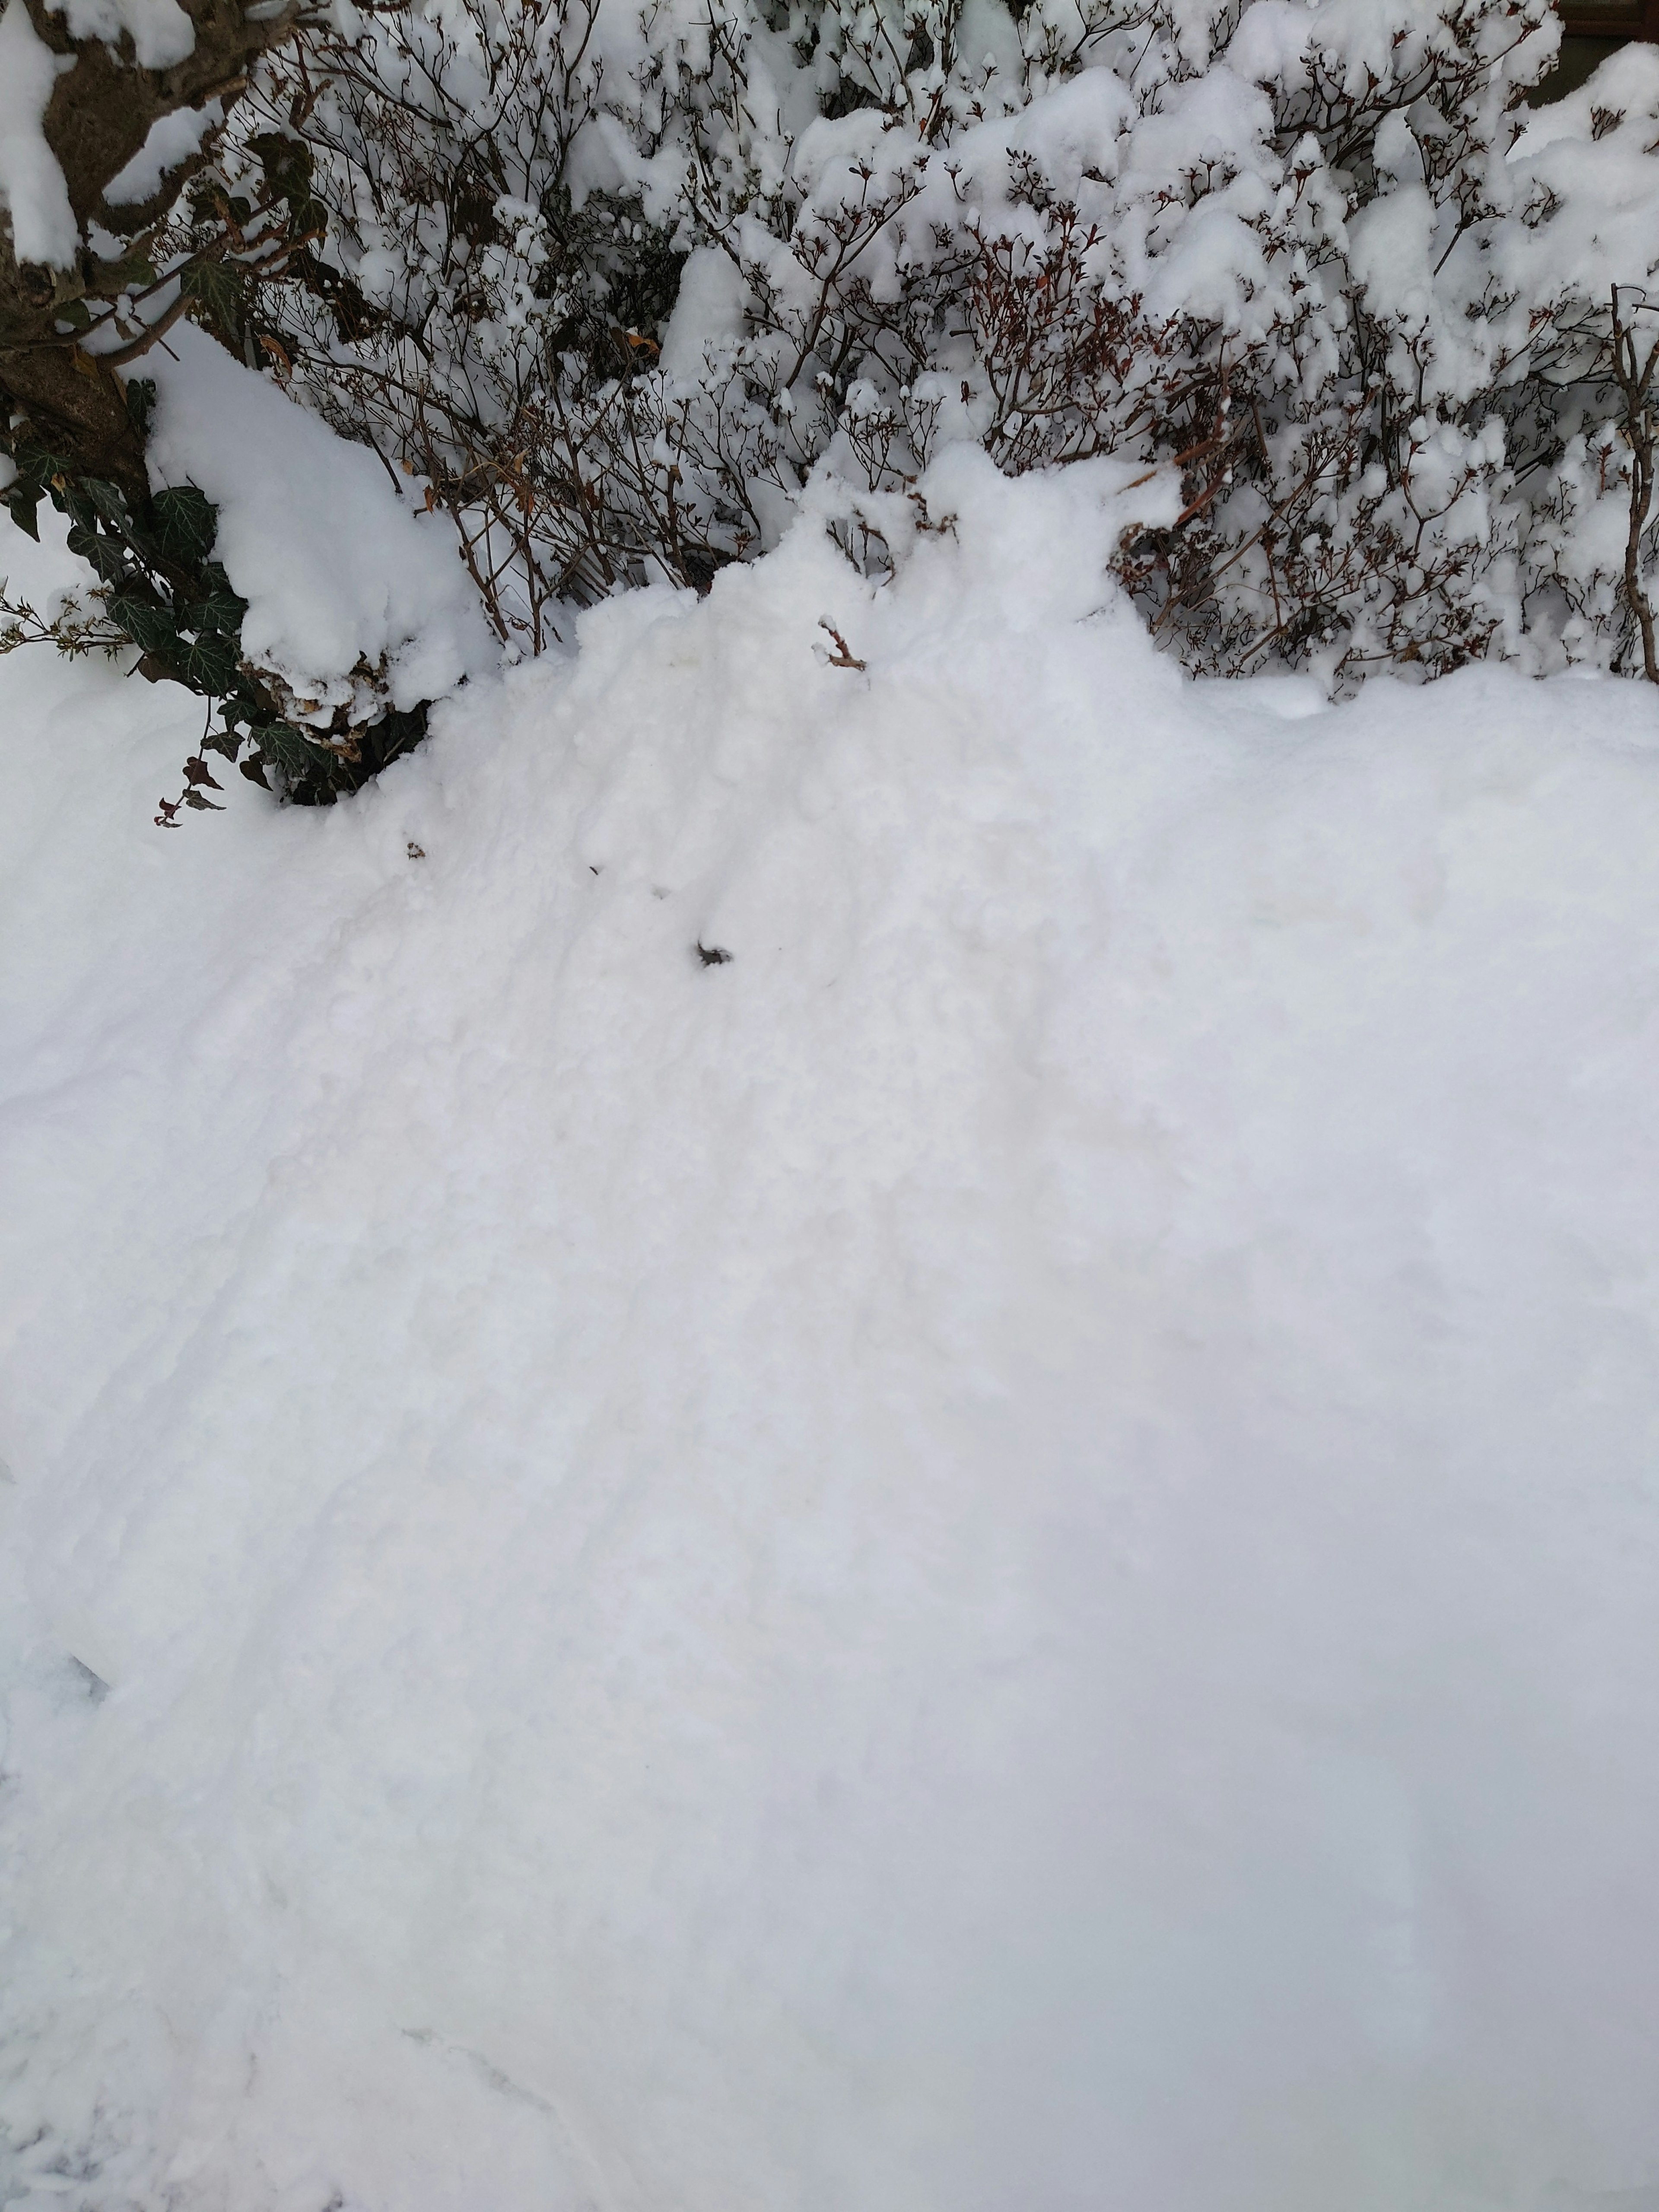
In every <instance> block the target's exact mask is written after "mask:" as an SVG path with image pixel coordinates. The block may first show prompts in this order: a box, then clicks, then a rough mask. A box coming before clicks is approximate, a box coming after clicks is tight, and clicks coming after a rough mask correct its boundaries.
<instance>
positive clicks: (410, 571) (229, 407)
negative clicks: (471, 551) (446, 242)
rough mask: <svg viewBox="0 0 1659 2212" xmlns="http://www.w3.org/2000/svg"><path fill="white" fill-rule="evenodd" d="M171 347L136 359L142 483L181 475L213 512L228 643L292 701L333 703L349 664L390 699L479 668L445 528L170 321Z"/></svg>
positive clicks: (341, 693) (466, 595) (475, 615)
mask: <svg viewBox="0 0 1659 2212" xmlns="http://www.w3.org/2000/svg"><path fill="white" fill-rule="evenodd" d="M170 343H172V344H173V348H174V349H175V351H176V354H177V356H178V358H177V359H176V360H175V361H168V360H167V359H165V358H164V357H162V356H161V354H160V353H159V351H158V352H156V353H155V354H151V355H147V356H145V362H144V369H145V374H147V375H153V377H154V379H155V382H156V384H157V386H159V389H160V395H161V398H160V405H159V407H158V409H157V412H156V417H155V429H154V432H153V434H152V435H151V437H150V440H149V461H150V466H151V471H152V476H153V478H154V480H155V482H156V483H193V484H196V485H197V486H199V488H200V489H202V490H203V491H204V492H205V493H206V494H207V495H208V497H209V498H210V500H211V501H213V502H214V504H215V506H216V507H217V508H218V510H219V534H218V542H217V544H216V546H215V549H214V550H215V553H216V556H217V558H218V559H220V560H221V561H222V562H223V563H224V565H225V571H226V574H228V576H229V578H230V580H231V583H232V584H233V586H234V587H235V589H236V591H237V592H239V593H240V595H241V597H242V598H243V599H246V600H247V602H248V610H247V612H246V615H245V616H244V617H242V651H243V653H244V654H245V655H246V657H247V658H248V659H251V660H252V661H254V662H255V663H257V665H258V666H259V667H261V668H264V669H268V670H270V671H272V672H273V673H274V674H276V675H277V676H279V677H280V678H282V679H283V683H284V684H286V685H287V686H288V688H289V690H291V691H292V692H293V693H294V694H295V696H296V697H297V698H298V699H299V700H301V702H305V701H310V702H313V705H314V706H316V707H317V708H323V707H325V706H332V705H335V704H337V703H340V702H344V701H346V700H349V698H350V697H351V696H352V691H353V684H352V678H353V675H354V672H355V671H357V670H358V668H359V666H360V665H362V664H367V665H368V667H369V668H370V669H372V670H383V671H385V675H386V688H387V691H388V694H389V696H390V697H391V700H392V705H393V706H394V707H397V708H404V709H407V708H410V707H413V706H415V705H416V704H417V703H418V702H420V701H421V700H422V699H438V698H441V697H443V696H445V695H446V694H447V692H449V691H451V690H453V689H454V688H455V686H456V685H457V684H459V682H460V681H461V680H462V679H463V678H465V677H467V676H470V675H476V674H480V673H483V672H484V671H488V670H489V669H491V668H493V667H494V666H495V663H496V661H497V659H498V658H499V654H498V652H497V648H496V647H495V644H494V641H492V639H491V638H490V635H489V631H488V629H487V628H486V627H485V624H484V621H483V616H482V615H481V614H480V612H479V611H478V602H477V593H476V592H474V591H473V589H472V586H471V582H470V581H469V580H468V578H467V574H466V571H465V568H464V567H463V565H462V563H461V560H460V557H459V548H458V546H457V544H456V538H455V532H454V528H453V525H452V524H451V522H450V521H449V519H448V517H447V516H446V515H443V514H434V515H428V514H426V513H423V512H422V511H421V510H420V509H419V508H418V507H416V505H415V503H414V501H412V499H409V498H404V497H401V496H400V495H399V494H398V491H397V490H396V489H394V488H393V485H392V481H391V479H390V477H389V476H388V474H387V471H386V468H385V467H384V465H382V463H381V462H380V459H379V458H378V456H377V455H375V454H374V453H372V452H370V451H369V449H368V447H365V446H356V445H352V444H350V443H349V442H348V441H346V440H345V439H343V438H340V437H337V436H336V435H335V434H334V432H333V431H332V430H331V429H330V428H329V427H328V425H327V424H326V423H325V422H322V421H320V420H319V417H318V416H315V415H313V414H310V413H308V412H307V410H306V409H305V408H303V407H301V406H298V405H296V404H295V403H294V402H293V401H292V400H290V399H289V398H286V397H285V396H284V394H283V392H280V391H279V390H278V389H277V387H276V386H275V385H274V384H272V383H271V382H270V381H269V380H267V379H266V378H264V377H263V376H258V375H256V374H253V373H252V371H251V370H249V369H246V368H243V367H242V366H241V365H240V362H235V361H234V360H233V359H232V358H231V356H229V355H228V353H227V352H226V351H225V349H224V348H223V347H222V346H220V345H218V344H216V343H215V342H214V341H213V340H212V339H211V338H210V337H207V336H205V335H204V333H203V332H202V331H197V330H195V329H193V328H191V327H189V326H184V327H182V328H180V329H179V330H178V331H176V334H175V336H174V337H173V338H172V340H171V341H170Z"/></svg>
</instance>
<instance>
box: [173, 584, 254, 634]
mask: <svg viewBox="0 0 1659 2212" xmlns="http://www.w3.org/2000/svg"><path fill="white" fill-rule="evenodd" d="M246 612H247V601H246V599H238V598H237V596H236V594H235V592H210V593H209V594H208V596H207V598H206V599H195V600H192V601H191V605H189V606H187V607H185V608H183V609H181V611H180V612H179V629H196V630H222V632H223V633H224V635H226V636H227V637H235V636H236V635H238V634H239V632H240V629H241V627H242V617H243V616H244V615H245V614H246Z"/></svg>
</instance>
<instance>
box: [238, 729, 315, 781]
mask: <svg viewBox="0 0 1659 2212" xmlns="http://www.w3.org/2000/svg"><path fill="white" fill-rule="evenodd" d="M252 736H253V741H254V743H255V744H257V745H258V748H259V750H260V751H261V752H262V753H263V754H264V757H265V758H266V759H267V760H268V761H271V762H274V763H276V766H277V767H278V768H279V769H282V771H283V775H310V774H312V773H313V771H314V770H315V769H317V768H318V767H319V765H323V764H325V763H330V756H329V755H328V754H327V753H326V751H325V749H324V748H323V747H322V746H320V745H313V744H312V743H311V741H310V739H309V738H302V737H301V734H300V732H298V730H296V729H295V728H293V727H292V726H291V725H290V724H289V723H287V722H261V723H259V724H258V726H257V727H256V728H255V729H254V731H253V732H252Z"/></svg>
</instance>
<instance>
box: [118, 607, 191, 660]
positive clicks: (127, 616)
mask: <svg viewBox="0 0 1659 2212" xmlns="http://www.w3.org/2000/svg"><path fill="white" fill-rule="evenodd" d="M109 615H110V620H111V621H112V623H117V624H118V626H119V628H121V629H124V630H125V632H126V634H127V635H128V636H129V637H130V638H131V640H132V641H133V643H134V644H135V645H136V646H137V647H139V649H140V650H141V651H142V652H144V653H155V655H156V656H157V658H158V659H161V660H164V661H166V662H167V664H168V665H169V666H173V665H177V663H178V661H179V656H180V654H181V653H182V652H183V650H184V647H183V646H182V644H181V642H180V641H179V632H178V629H177V627H176V625H175V624H174V622H173V617H172V614H171V613H170V612H169V611H168V610H167V608H166V607H164V606H160V605H157V604H156V602H155V600H153V599H138V598H137V597H136V596H135V595H134V594H132V593H131V592H120V593H118V595H117V596H116V597H115V598H114V599H112V600H111V601H110V603H109Z"/></svg>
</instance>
